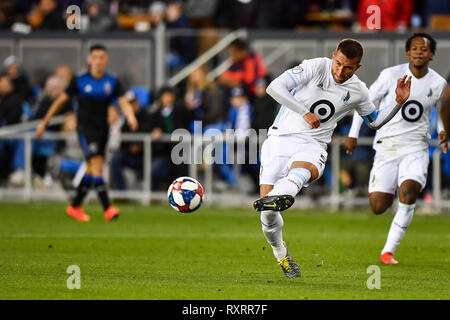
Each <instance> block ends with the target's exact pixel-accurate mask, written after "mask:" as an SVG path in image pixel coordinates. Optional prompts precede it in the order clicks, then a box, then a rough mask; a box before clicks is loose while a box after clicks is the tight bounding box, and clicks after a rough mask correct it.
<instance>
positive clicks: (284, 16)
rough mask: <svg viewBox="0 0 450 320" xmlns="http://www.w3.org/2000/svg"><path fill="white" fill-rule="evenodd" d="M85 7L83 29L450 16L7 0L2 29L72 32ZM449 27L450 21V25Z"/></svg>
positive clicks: (0, 12) (328, 0)
mask: <svg viewBox="0 0 450 320" xmlns="http://www.w3.org/2000/svg"><path fill="white" fill-rule="evenodd" d="M70 5H77V6H78V7H79V8H80V9H81V13H82V15H83V18H82V31H86V32H105V31H113V30H134V31H136V32H147V31H149V30H154V29H157V28H167V29H177V28H228V29H236V28H250V29H298V30H302V29H314V28H315V29H324V28H326V29H333V30H346V29H347V30H349V29H351V30H353V31H358V30H361V29H362V30H365V29H367V21H368V18H369V17H370V15H372V13H373V12H374V11H373V9H372V7H371V6H373V5H377V6H378V7H379V8H380V11H381V26H380V27H381V29H382V30H388V31H406V30H407V29H409V28H417V27H426V26H430V24H431V21H430V20H431V17H432V16H433V15H434V14H439V15H445V14H450V3H449V2H448V1H443V0H389V1H386V0H359V1H358V0H302V1H296V0H277V1H272V0H183V1H182V0H165V1H163V0H120V1H119V0H1V1H0V29H6V30H8V29H12V30H15V31H18V32H29V31H31V30H33V31H35V30H51V31H55V30H67V28H66V18H67V15H68V14H67V8H68V7H69V6H70ZM447 28H448V23H447Z"/></svg>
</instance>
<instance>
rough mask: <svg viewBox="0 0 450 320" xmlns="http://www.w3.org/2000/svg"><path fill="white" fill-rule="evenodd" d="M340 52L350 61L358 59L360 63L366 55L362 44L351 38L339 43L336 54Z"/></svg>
mask: <svg viewBox="0 0 450 320" xmlns="http://www.w3.org/2000/svg"><path fill="white" fill-rule="evenodd" d="M338 51H341V52H342V53H343V54H344V55H345V56H346V57H347V58H349V59H355V58H358V62H360V61H361V59H362V57H363V54H364V49H363V46H362V44H361V43H360V42H359V41H358V40H355V39H349V38H347V39H343V40H341V41H340V42H339V44H338V45H337V48H336V52H338Z"/></svg>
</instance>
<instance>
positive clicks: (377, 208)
mask: <svg viewBox="0 0 450 320" xmlns="http://www.w3.org/2000/svg"><path fill="white" fill-rule="evenodd" d="M390 206H391V204H389V205H388V204H386V203H384V202H383V201H381V200H380V199H378V198H374V199H373V198H371V199H370V209H371V210H372V212H373V213H374V214H376V215H379V214H383V213H384V212H386V210H387V209H388V208H389V207H390Z"/></svg>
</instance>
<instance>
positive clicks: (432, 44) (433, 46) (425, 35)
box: [405, 32, 436, 54]
mask: <svg viewBox="0 0 450 320" xmlns="http://www.w3.org/2000/svg"><path fill="white" fill-rule="evenodd" d="M414 38H426V39H428V40H429V41H430V51H431V53H433V54H434V53H435V51H436V40H434V38H433V37H432V36H431V35H430V34H429V33H426V32H415V33H414V34H413V35H412V36H410V37H409V38H408V39H407V40H406V44H405V50H406V52H408V51H409V50H410V49H411V42H412V40H413V39H414Z"/></svg>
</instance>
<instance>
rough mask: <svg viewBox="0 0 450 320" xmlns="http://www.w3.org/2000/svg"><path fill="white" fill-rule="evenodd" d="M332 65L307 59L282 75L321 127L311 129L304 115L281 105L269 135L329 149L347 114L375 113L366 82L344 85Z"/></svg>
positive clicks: (357, 81)
mask: <svg viewBox="0 0 450 320" xmlns="http://www.w3.org/2000/svg"><path fill="white" fill-rule="evenodd" d="M331 64H332V60H331V59H329V58H316V59H309V60H304V61H303V62H302V63H301V64H300V65H299V66H297V67H295V68H292V69H290V70H287V71H285V72H284V73H283V74H282V75H281V77H288V78H289V80H288V81H290V82H289V83H291V85H289V86H288V89H289V90H291V94H292V95H293V96H294V98H295V99H296V100H297V101H298V102H299V103H300V104H301V105H303V106H304V107H305V108H306V109H305V110H309V112H312V113H314V114H316V115H318V116H319V117H320V119H321V123H320V126H319V127H318V128H315V129H310V126H309V124H308V123H307V122H306V121H305V120H304V119H303V115H301V114H299V113H297V112H295V111H292V110H291V109H289V108H287V107H286V106H281V108H280V111H279V112H278V115H277V117H276V119H275V121H274V123H273V125H272V126H271V127H270V129H269V135H286V134H294V135H301V136H302V137H304V138H312V139H313V140H315V141H317V142H318V143H319V144H320V145H321V146H322V147H323V148H324V149H326V148H327V144H328V143H329V142H330V141H331V136H332V134H333V131H334V129H335V128H336V126H337V122H338V121H339V120H340V119H341V118H343V117H344V116H345V115H346V114H347V113H349V112H350V111H352V110H353V109H356V111H357V112H358V113H359V114H360V115H361V116H366V115H369V114H371V113H372V112H373V111H374V110H375V106H374V104H373V103H372V102H371V100H370V98H369V91H368V89H367V86H366V85H365V83H364V82H362V81H361V80H359V79H358V77H357V76H356V75H353V76H352V77H351V78H350V79H348V80H347V81H345V82H344V83H342V84H340V83H337V82H335V81H334V78H333V75H332V74H331ZM394 88H395V85H394ZM306 112H307V111H305V113H306Z"/></svg>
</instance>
